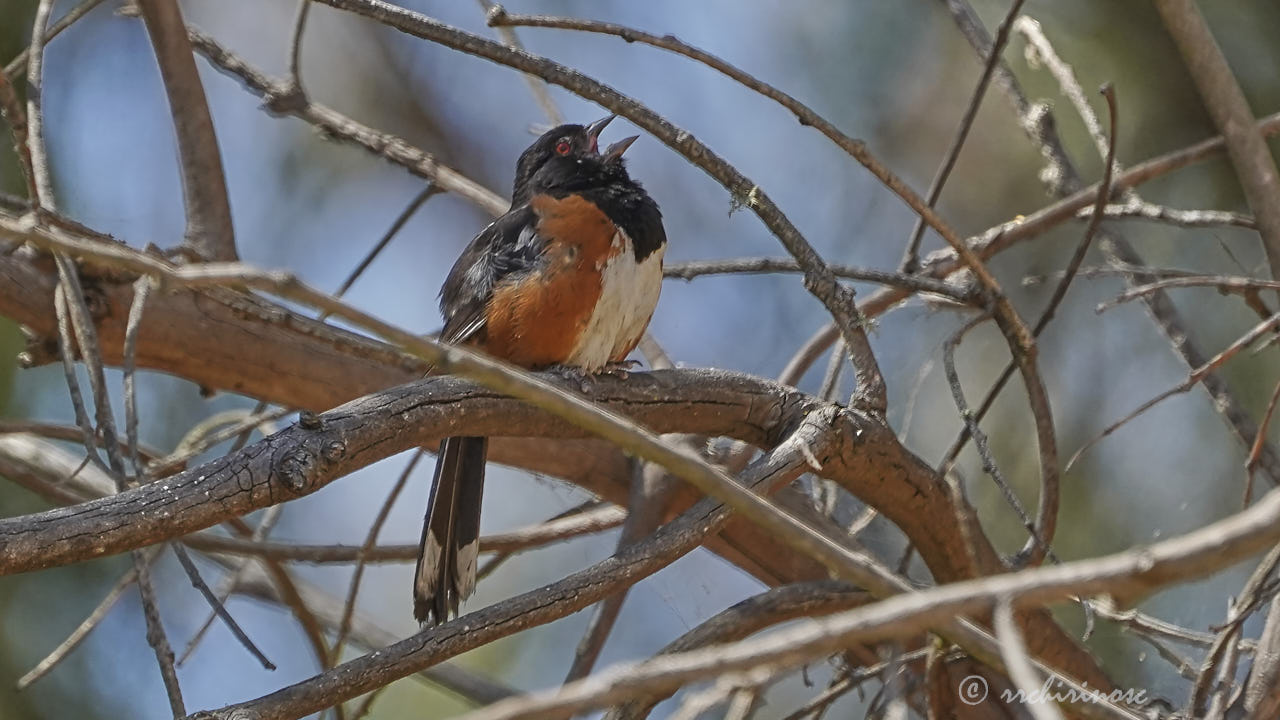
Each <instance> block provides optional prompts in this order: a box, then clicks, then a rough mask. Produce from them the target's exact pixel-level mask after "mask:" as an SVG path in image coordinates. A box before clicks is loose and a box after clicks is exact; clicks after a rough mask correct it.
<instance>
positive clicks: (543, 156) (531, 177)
mask: <svg viewBox="0 0 1280 720" xmlns="http://www.w3.org/2000/svg"><path fill="white" fill-rule="evenodd" d="M614 117H615V116H614V115H608V116H606V117H603V118H601V119H599V120H597V121H595V122H593V123H591V124H589V125H573V124H569V125H561V126H559V127H555V128H552V129H550V130H548V131H547V132H545V133H543V134H542V136H541V137H539V138H538V139H537V140H535V141H534V142H533V144H532V145H530V146H529V147H528V149H526V150H525V151H524V152H523V153H521V154H520V159H519V160H517V161H516V179H515V186H514V189H513V190H512V201H511V203H512V207H516V206H519V205H521V204H523V203H524V202H526V201H527V200H528V199H529V196H530V195H531V194H532V193H533V190H534V188H535V187H537V188H538V189H541V190H547V189H551V188H555V187H564V188H565V189H570V188H569V185H575V184H579V183H580V182H584V181H585V182H588V183H590V182H591V180H590V178H592V177H595V176H598V175H600V174H601V173H603V172H606V171H607V170H609V169H611V168H607V167H606V166H618V167H620V166H621V155H622V151H623V150H625V149H626V146H628V145H630V144H631V140H634V139H635V138H630V139H628V140H626V141H622V142H617V143H614V144H613V145H612V146H610V147H609V149H608V150H606V152H605V153H604V154H603V155H602V154H601V153H600V151H599V147H598V145H597V140H598V138H599V137H600V132H601V131H602V130H604V128H605V126H607V125H608V124H609V123H610V122H611V121H612V120H613V118H614Z"/></svg>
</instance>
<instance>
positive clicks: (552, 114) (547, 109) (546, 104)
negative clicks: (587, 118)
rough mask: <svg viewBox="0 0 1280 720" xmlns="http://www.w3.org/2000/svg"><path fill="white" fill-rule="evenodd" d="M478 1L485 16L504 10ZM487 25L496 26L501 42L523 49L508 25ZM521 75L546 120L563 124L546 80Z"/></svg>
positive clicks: (488, 16)
mask: <svg viewBox="0 0 1280 720" xmlns="http://www.w3.org/2000/svg"><path fill="white" fill-rule="evenodd" d="M476 1H477V2H479V3H480V9H482V10H484V13H485V17H486V18H492V17H494V16H495V15H502V14H504V13H505V12H506V11H504V10H503V9H502V6H501V5H498V4H497V3H493V2H490V1H489V0H476ZM489 25H490V26H493V27H496V28H497V30H498V37H500V38H502V42H504V43H506V45H507V47H511V48H514V49H516V50H520V51H523V50H524V43H521V42H520V37H519V36H518V35H516V31H515V30H513V29H511V26H509V25H500V24H496V23H494V22H493V21H492V20H490V21H489ZM521 77H523V78H524V81H525V82H526V83H527V84H528V85H529V91H530V92H531V93H533V99H534V100H536V101H537V102H538V107H540V108H542V113H543V114H544V115H546V116H547V120H548V121H549V122H550V123H551V124H552V125H553V126H555V125H563V124H564V115H562V114H561V113H560V108H558V107H556V101H555V100H553V99H552V98H551V90H550V88H548V87H547V82H546V81H545V80H543V79H542V78H540V77H538V76H537V75H530V74H529V73H523V74H522V75H521Z"/></svg>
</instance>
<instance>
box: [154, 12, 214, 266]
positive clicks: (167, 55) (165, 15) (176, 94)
mask: <svg viewBox="0 0 1280 720" xmlns="http://www.w3.org/2000/svg"><path fill="white" fill-rule="evenodd" d="M137 2H138V8H139V10H141V12H142V20H143V22H144V23H146V26H147V34H148V35H149V36H151V46H152V47H153V48H154V49H155V53H156V62H157V63H158V64H159V65H160V77H161V78H163V79H164V89H165V92H166V93H167V94H168V96H169V111H170V113H171V114H172V115H173V131H174V135H175V136H176V137H177V140H178V158H179V164H180V166H181V172H182V195H183V201H184V203H185V205H186V211H187V230H186V233H185V237H184V245H185V246H186V247H188V248H189V249H191V251H193V252H194V253H195V254H196V255H197V256H199V257H200V258H202V259H204V260H219V261H224V262H230V261H233V260H236V259H237V258H238V256H237V255H236V239H235V231H234V230H233V229H232V225H231V203H230V201H229V200H228V199H227V179H226V175H225V174H224V173H223V171H222V157H221V155H220V154H219V151H218V136H217V133H215V132H214V129H213V117H212V116H211V115H210V114H209V101H208V100H207V99H206V98H205V93H204V85H203V84H201V82H200V74H199V73H198V72H196V61H195V57H194V56H193V55H192V53H191V42H190V41H189V40H188V39H187V32H186V25H185V24H184V23H183V22H182V11H181V10H179V9H178V2H177V0H137Z"/></svg>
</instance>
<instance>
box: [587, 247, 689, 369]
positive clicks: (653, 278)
mask: <svg viewBox="0 0 1280 720" xmlns="http://www.w3.org/2000/svg"><path fill="white" fill-rule="evenodd" d="M613 246H614V247H617V248H619V252H617V253H616V254H614V255H613V257H611V258H610V259H609V260H607V261H605V263H604V265H603V267H601V268H599V270H600V285H601V290H600V299H599V301H597V302H596V307H595V310H594V311H593V312H592V314H591V319H590V320H588V321H587V328H586V330H584V331H583V333H582V336H581V337H580V338H579V339H578V345H577V347H575V348H574V349H573V352H572V353H571V354H570V355H569V362H568V364H569V365H573V366H576V367H580V368H583V369H584V370H587V371H589V372H595V371H597V370H599V369H601V368H603V367H604V366H605V364H606V363H608V362H609V360H610V359H611V358H613V357H616V356H617V355H619V354H620V353H622V352H625V351H626V350H628V349H629V348H630V347H632V346H633V345H634V344H635V342H636V341H637V340H638V339H639V338H640V335H641V334H643V333H644V330H645V328H646V327H647V326H648V325H649V318H650V317H651V316H652V315H653V309H654V308H655V307H656V306H657V304H658V293H659V292H661V290H662V253H663V251H664V250H665V249H666V248H665V247H663V248H658V249H657V250H656V251H654V252H651V253H649V255H648V257H646V258H645V259H644V261H643V262H640V263H637V262H636V254H635V249H634V248H633V247H632V244H631V238H630V237H628V236H627V234H626V233H625V232H623V231H622V230H619V231H618V232H617V234H616V235H614V236H613ZM619 246H620V247H619Z"/></svg>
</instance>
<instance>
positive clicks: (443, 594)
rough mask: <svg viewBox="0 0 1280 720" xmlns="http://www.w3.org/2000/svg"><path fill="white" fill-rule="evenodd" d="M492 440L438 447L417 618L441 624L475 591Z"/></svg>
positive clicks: (451, 441)
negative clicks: (485, 467)
mask: <svg viewBox="0 0 1280 720" xmlns="http://www.w3.org/2000/svg"><path fill="white" fill-rule="evenodd" d="M488 448H489V439H488V438H483V437H451V438H445V440H444V441H443V442H441V443H440V455H439V457H438V458H437V459H436V474H435V477H434V478H433V479H432V480H431V498H430V499H429V500H428V501H427V517H426V520H425V521H424V523H423V525H422V544H421V545H420V546H419V547H418V571H417V573H416V575H415V576H414V579H413V615H414V617H416V618H418V622H423V623H425V622H428V619H427V618H428V615H430V616H432V619H431V620H430V622H431V623H433V624H438V623H442V622H444V621H445V620H447V619H448V618H449V613H450V612H453V613H454V614H457V612H458V601H460V600H465V599H466V598H467V597H469V596H470V595H471V593H472V592H473V591H475V589H476V556H477V555H479V552H480V500H481V497H482V496H483V495H484V465H485V454H486V452H487V451H488Z"/></svg>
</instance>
